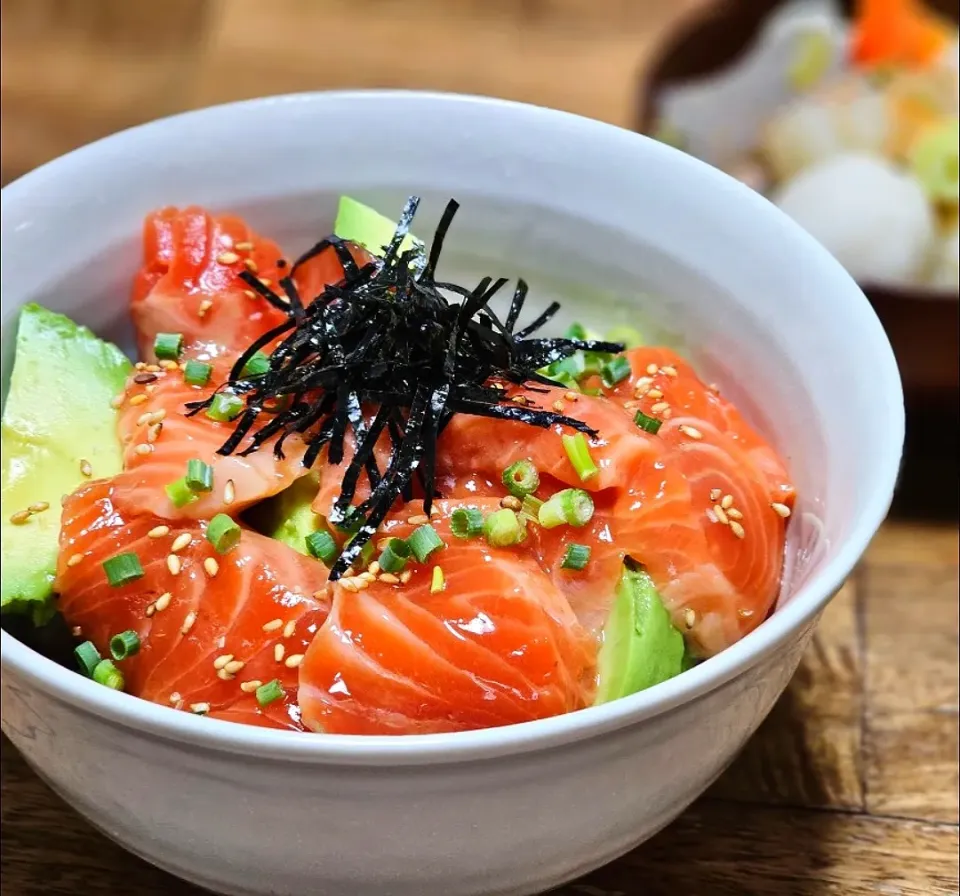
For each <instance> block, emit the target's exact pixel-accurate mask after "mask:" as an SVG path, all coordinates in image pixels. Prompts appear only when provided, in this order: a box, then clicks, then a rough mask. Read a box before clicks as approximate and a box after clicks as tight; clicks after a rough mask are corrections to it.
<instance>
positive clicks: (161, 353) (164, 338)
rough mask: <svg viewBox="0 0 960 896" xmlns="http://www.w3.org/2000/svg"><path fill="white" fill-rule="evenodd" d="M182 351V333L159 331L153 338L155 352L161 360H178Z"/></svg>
mask: <svg viewBox="0 0 960 896" xmlns="http://www.w3.org/2000/svg"><path fill="white" fill-rule="evenodd" d="M182 351H183V334H182V333H157V337H156V339H154V340H153V353H154V354H155V355H156V356H157V359H158V360H160V361H176V360H177V359H178V358H179V357H180V353H181V352H182Z"/></svg>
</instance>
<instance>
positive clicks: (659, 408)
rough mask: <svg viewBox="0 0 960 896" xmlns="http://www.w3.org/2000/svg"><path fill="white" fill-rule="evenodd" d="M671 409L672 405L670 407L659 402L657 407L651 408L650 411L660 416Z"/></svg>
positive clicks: (663, 402)
mask: <svg viewBox="0 0 960 896" xmlns="http://www.w3.org/2000/svg"><path fill="white" fill-rule="evenodd" d="M669 407H670V405H668V404H667V403H666V402H665V401H658V402H657V403H656V404H655V405H653V406H652V407H651V408H650V410H651V411H652V412H653V413H654V414H660V413H662V412H663V411H665V410H667V409H668V408H669Z"/></svg>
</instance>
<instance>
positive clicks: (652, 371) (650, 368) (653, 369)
mask: <svg viewBox="0 0 960 896" xmlns="http://www.w3.org/2000/svg"><path fill="white" fill-rule="evenodd" d="M647 374H648V375H649V376H656V375H657V365H656V364H648V365H647Z"/></svg>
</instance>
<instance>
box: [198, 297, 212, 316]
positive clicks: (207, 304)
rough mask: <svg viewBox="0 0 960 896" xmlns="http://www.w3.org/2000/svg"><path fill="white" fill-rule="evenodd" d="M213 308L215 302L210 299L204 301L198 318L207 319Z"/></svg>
mask: <svg viewBox="0 0 960 896" xmlns="http://www.w3.org/2000/svg"><path fill="white" fill-rule="evenodd" d="M212 307H213V302H212V301H210V299H204V300H203V301H202V302H201V303H200V305H199V306H198V308H197V317H206V316H207V312H208V311H209V310H210V309H211V308H212Z"/></svg>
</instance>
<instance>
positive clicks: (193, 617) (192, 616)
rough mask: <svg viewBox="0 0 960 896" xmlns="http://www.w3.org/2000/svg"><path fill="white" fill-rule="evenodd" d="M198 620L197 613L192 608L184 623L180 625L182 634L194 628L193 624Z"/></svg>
mask: <svg viewBox="0 0 960 896" xmlns="http://www.w3.org/2000/svg"><path fill="white" fill-rule="evenodd" d="M196 621H197V614H196V613H195V612H194V611H193V610H191V611H190V612H189V613H187V615H186V617H185V618H184V620H183V625H181V626H180V634H181V635H185V634H187V633H188V632H189V631H190V629H192V628H193V624H194V623H195V622H196Z"/></svg>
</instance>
